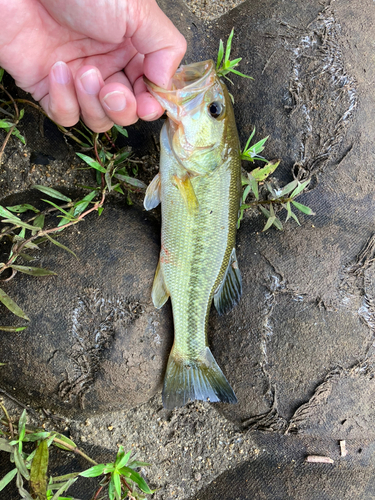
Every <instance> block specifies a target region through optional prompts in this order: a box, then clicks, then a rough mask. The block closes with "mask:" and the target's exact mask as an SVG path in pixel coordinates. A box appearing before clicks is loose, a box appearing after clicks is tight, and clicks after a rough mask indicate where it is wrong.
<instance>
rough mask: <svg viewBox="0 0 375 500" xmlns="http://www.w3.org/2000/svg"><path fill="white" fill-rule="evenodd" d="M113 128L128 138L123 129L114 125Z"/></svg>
mask: <svg viewBox="0 0 375 500" xmlns="http://www.w3.org/2000/svg"><path fill="white" fill-rule="evenodd" d="M113 128H115V129H116V130H117V132H119V133H120V134H121V135H123V136H125V137H128V132H127V130H126V129H125V128H124V127H120V125H116V124H114V125H113Z"/></svg>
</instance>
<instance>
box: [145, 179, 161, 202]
mask: <svg viewBox="0 0 375 500" xmlns="http://www.w3.org/2000/svg"><path fill="white" fill-rule="evenodd" d="M159 203H160V173H158V174H156V175H155V177H154V178H153V179H152V181H151V182H150V184H149V185H148V187H147V189H146V194H145V199H144V200H143V206H144V207H145V209H146V210H152V209H153V208H155V207H157V206H158V205H159Z"/></svg>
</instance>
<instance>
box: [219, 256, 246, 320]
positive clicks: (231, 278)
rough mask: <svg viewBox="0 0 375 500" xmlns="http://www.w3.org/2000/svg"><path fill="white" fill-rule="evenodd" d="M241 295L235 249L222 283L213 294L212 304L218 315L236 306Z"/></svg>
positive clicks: (240, 278)
mask: <svg viewBox="0 0 375 500" xmlns="http://www.w3.org/2000/svg"><path fill="white" fill-rule="evenodd" d="M241 295H242V277H241V272H240V270H239V268H238V263H237V256H236V249H235V248H233V250H232V253H231V254H230V258H229V264H228V267H227V269H226V271H225V274H224V278H223V281H222V282H221V283H220V285H219V287H218V288H217V289H216V291H215V294H214V304H215V307H216V310H217V312H218V313H219V314H226V313H227V312H229V311H230V310H231V309H232V308H233V307H234V306H235V305H236V304H238V302H239V300H240V298H241Z"/></svg>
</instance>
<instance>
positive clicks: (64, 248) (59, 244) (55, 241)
mask: <svg viewBox="0 0 375 500" xmlns="http://www.w3.org/2000/svg"><path fill="white" fill-rule="evenodd" d="M46 237H47V238H48V239H49V241H50V242H51V243H53V244H54V245H56V246H57V247H59V248H62V249H63V250H65V251H67V252H69V253H71V254H72V255H74V257H75V258H76V259H78V257H77V255H76V254H75V253H74V252H73V250H70V248H68V247H66V246H65V245H63V244H62V243H60V242H59V241H57V240H54V239H53V238H51V236H50V235H49V234H46ZM0 300H1V298H0Z"/></svg>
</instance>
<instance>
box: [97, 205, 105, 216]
mask: <svg viewBox="0 0 375 500" xmlns="http://www.w3.org/2000/svg"><path fill="white" fill-rule="evenodd" d="M103 210H104V207H98V215H99V217H100V216H101V215H102V212H103Z"/></svg>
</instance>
